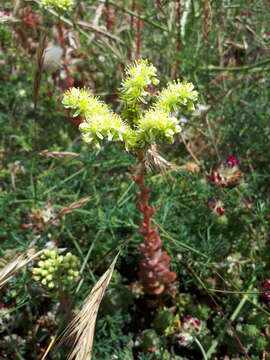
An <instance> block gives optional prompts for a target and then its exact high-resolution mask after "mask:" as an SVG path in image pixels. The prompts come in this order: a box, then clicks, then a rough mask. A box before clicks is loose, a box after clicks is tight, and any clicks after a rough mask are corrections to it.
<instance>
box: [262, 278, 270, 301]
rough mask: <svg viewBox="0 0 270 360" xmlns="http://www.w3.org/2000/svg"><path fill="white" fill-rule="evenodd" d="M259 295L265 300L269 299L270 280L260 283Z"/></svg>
mask: <svg viewBox="0 0 270 360" xmlns="http://www.w3.org/2000/svg"><path fill="white" fill-rule="evenodd" d="M261 295H262V297H263V298H264V299H265V300H270V280H266V281H264V282H263V283H261Z"/></svg>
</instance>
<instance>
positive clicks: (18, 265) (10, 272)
mask: <svg viewBox="0 0 270 360" xmlns="http://www.w3.org/2000/svg"><path fill="white" fill-rule="evenodd" d="M43 251H44V250H41V251H38V252H37V253H36V252H35V250H34V249H29V250H27V251H25V252H24V253H23V254H21V255H19V256H18V257H17V258H16V259H15V260H13V261H12V262H10V263H9V264H7V265H6V266H5V267H4V268H3V269H2V270H1V271H0V288H1V287H2V286H3V285H5V283H6V282H7V281H9V280H10V279H11V278H12V277H13V276H15V275H16V274H17V272H18V271H19V270H21V269H22V268H23V267H24V266H25V265H27V264H28V263H30V262H31V261H33V260H34V259H35V258H36V257H38V256H40V255H41V254H42V253H43Z"/></svg>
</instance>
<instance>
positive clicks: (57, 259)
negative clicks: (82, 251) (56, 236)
mask: <svg viewBox="0 0 270 360" xmlns="http://www.w3.org/2000/svg"><path fill="white" fill-rule="evenodd" d="M79 266H80V262H79V260H78V258H77V257H76V256H75V255H72V254H71V253H70V252H69V253H67V254H66V255H59V253H58V249H57V248H55V249H46V250H45V251H44V253H43V254H42V256H41V260H40V261H39V262H38V263H37V266H36V267H34V268H33V270H32V272H33V278H34V280H36V281H38V282H40V283H41V284H42V285H44V286H47V287H48V288H49V289H53V288H55V287H58V286H60V285H61V286H63V287H68V286H69V285H70V284H71V283H72V282H73V281H74V280H76V279H77V278H78V276H79Z"/></svg>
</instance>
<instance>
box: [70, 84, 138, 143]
mask: <svg viewBox="0 0 270 360" xmlns="http://www.w3.org/2000/svg"><path fill="white" fill-rule="evenodd" d="M63 105H64V106H65V107H66V108H71V109H73V110H74V113H73V116H78V115H82V116H84V117H85V121H84V122H82V123H81V124H80V127H79V128H80V131H81V132H82V137H83V140H84V141H85V142H86V143H92V144H93V145H95V146H96V147H98V146H99V141H100V140H103V139H107V140H108V141H125V142H128V141H127V140H128V137H131V133H132V130H131V128H130V127H129V126H128V125H127V124H126V123H125V122H124V121H123V120H122V119H121V117H120V116H118V115H117V114H115V113H114V112H113V111H111V110H110V108H109V107H108V106H107V105H106V104H105V103H103V102H102V101H100V100H99V99H98V98H97V97H95V96H94V95H93V94H91V92H90V90H88V89H83V90H80V89H77V88H72V89H70V90H68V91H67V92H66V93H65V95H64V99H63Z"/></svg>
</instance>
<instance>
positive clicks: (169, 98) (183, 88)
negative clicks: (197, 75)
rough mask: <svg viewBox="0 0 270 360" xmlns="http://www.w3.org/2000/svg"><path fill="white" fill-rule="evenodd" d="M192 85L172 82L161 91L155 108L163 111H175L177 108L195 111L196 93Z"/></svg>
mask: <svg viewBox="0 0 270 360" xmlns="http://www.w3.org/2000/svg"><path fill="white" fill-rule="evenodd" d="M193 89H194V85H193V84H192V83H188V82H180V81H179V80H178V81H173V82H171V83H168V84H167V87H166V88H164V89H162V90H161V92H160V93H159V96H158V98H157V102H156V104H155V106H156V107H157V108H160V109H163V110H165V111H168V112H170V111H176V110H178V109H179V108H187V110H189V111H193V110H195V107H194V102H196V101H197V99H198V92H197V91H194V90H193Z"/></svg>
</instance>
